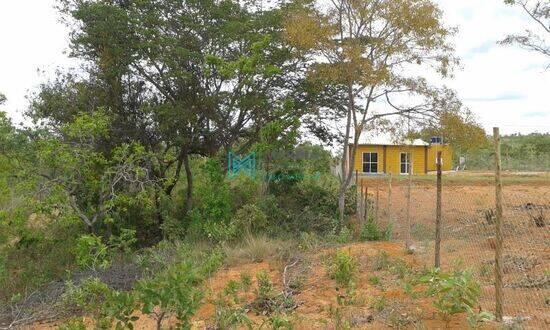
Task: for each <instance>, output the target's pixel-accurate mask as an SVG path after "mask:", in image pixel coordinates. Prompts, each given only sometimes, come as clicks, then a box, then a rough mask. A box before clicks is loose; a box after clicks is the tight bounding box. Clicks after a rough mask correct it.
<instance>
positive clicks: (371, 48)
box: [285, 0, 457, 220]
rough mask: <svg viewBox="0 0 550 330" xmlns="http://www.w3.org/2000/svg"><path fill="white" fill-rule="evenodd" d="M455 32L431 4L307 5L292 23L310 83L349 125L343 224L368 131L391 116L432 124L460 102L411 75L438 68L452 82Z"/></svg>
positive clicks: (421, 0)
mask: <svg viewBox="0 0 550 330" xmlns="http://www.w3.org/2000/svg"><path fill="white" fill-rule="evenodd" d="M452 33H453V30H452V29H449V28H447V27H445V26H444V25H443V23H442V19H441V11H440V10H439V9H438V7H437V6H436V5H435V4H433V3H432V2H431V1H429V0H366V1H355V0H334V1H331V2H330V3H327V4H325V3H323V6H321V4H319V5H318V6H317V5H316V4H315V3H313V2H311V1H307V0H306V1H304V2H300V3H298V4H296V6H294V8H293V10H292V12H291V13H290V14H289V15H288V16H287V17H286V30H285V35H286V38H287V39H288V40H289V42H291V43H292V44H293V45H294V46H295V47H296V48H297V49H299V50H300V51H301V52H303V53H306V54H308V55H309V60H310V62H309V63H310V64H311V65H310V67H309V72H308V77H309V79H310V80H311V81H317V82H320V83H321V84H324V85H328V86H331V87H332V88H334V89H335V90H336V93H337V94H338V95H339V96H338V97H339V99H340V100H342V103H341V105H340V106H339V107H336V108H328V109H327V108H325V109H324V110H325V112H327V111H328V112H330V113H332V114H333V117H335V118H343V120H344V121H345V123H344V124H343V127H345V133H343V135H344V139H343V141H344V143H343V161H342V173H343V174H344V175H343V180H342V184H341V188H340V195H339V196H340V197H339V211H340V219H341V220H343V216H344V204H345V192H346V190H347V189H348V187H349V186H350V183H351V179H352V177H353V173H352V171H351V170H350V169H349V164H350V162H351V163H352V164H353V163H354V158H355V150H356V148H357V144H358V141H359V138H360V136H361V134H362V133H363V131H364V130H366V129H368V128H370V127H372V125H373V124H375V123H377V122H379V121H380V120H381V119H382V118H386V117H389V118H391V116H394V117H395V116H400V117H402V118H406V119H409V120H413V121H420V120H423V119H428V118H433V117H434V116H435V113H436V112H438V111H440V110H442V109H445V108H446V107H447V106H448V104H449V103H452V102H455V101H456V98H455V95H454V93H452V92H451V91H449V90H447V89H445V88H442V89H439V90H438V89H435V88H432V87H430V86H429V84H428V83H427V81H426V80H425V79H423V78H422V77H420V76H415V75H413V74H412V73H411V72H412V70H410V69H411V67H413V66H415V65H418V66H422V68H424V69H423V70H425V68H426V67H432V68H434V69H435V70H436V71H437V72H438V73H439V74H440V75H442V76H447V75H448V74H449V70H450V69H451V68H452V66H453V65H454V64H455V63H456V62H457V61H456V59H455V58H454V56H453V49H452V47H451V46H450V45H449V43H448V42H447V38H448V37H449V36H450V35H451V34H452ZM375 102H378V104H380V103H381V102H382V103H384V104H385V106H378V107H376V106H375ZM350 140H351V141H352V142H351V143H349V141H350ZM348 143H349V145H348Z"/></svg>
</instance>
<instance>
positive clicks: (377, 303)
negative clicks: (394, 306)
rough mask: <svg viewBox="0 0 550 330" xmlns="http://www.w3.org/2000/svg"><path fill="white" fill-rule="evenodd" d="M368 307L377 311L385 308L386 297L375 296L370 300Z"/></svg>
mask: <svg viewBox="0 0 550 330" xmlns="http://www.w3.org/2000/svg"><path fill="white" fill-rule="evenodd" d="M370 307H371V308H372V309H374V310H375V311H377V312H378V313H380V312H381V311H383V310H384V308H386V297H384V296H379V297H375V298H374V299H373V300H372V302H371V305H370Z"/></svg>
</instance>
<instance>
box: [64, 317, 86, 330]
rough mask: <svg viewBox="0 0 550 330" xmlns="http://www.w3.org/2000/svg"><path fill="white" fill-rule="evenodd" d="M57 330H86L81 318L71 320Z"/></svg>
mask: <svg viewBox="0 0 550 330" xmlns="http://www.w3.org/2000/svg"><path fill="white" fill-rule="evenodd" d="M59 330H86V325H85V324H84V321H83V320H82V318H77V317H75V318H71V319H69V320H67V321H66V322H64V323H63V324H61V325H60V326H59Z"/></svg>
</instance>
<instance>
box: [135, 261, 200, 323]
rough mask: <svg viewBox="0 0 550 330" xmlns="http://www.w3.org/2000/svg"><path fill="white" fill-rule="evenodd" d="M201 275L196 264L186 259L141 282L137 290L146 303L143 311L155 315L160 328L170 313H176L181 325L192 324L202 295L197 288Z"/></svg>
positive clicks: (141, 300)
mask: <svg viewBox="0 0 550 330" xmlns="http://www.w3.org/2000/svg"><path fill="white" fill-rule="evenodd" d="M201 279H202V278H201V276H200V275H199V272H198V271H197V269H196V268H195V267H193V264H192V263H191V262H184V263H182V264H179V265H177V266H174V267H172V268H170V269H169V270H168V271H166V272H164V273H162V274H160V275H159V276H157V277H155V278H152V279H149V280H142V281H140V282H138V285H137V287H136V291H137V294H138V298H139V301H140V302H141V303H142V304H143V306H142V308H141V311H142V312H143V313H144V314H148V315H151V316H153V317H154V318H155V320H156V322H157V329H159V330H160V329H161V327H162V322H163V320H164V318H165V316H166V315H167V314H175V315H176V317H177V319H178V322H179V324H178V326H181V327H183V328H189V327H190V318H191V316H193V314H194V313H195V312H196V310H197V309H198V308H199V306H200V304H201V300H202V298H203V293H202V292H201V291H200V290H199V289H198V288H197V286H198V284H199V283H200V282H201Z"/></svg>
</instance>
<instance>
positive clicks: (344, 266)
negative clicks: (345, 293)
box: [328, 250, 357, 287]
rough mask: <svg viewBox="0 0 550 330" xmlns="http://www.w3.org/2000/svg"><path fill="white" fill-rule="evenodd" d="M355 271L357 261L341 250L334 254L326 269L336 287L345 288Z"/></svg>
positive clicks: (351, 280) (349, 283)
mask: <svg viewBox="0 0 550 330" xmlns="http://www.w3.org/2000/svg"><path fill="white" fill-rule="evenodd" d="M356 271H357V260H356V259H355V258H354V257H353V256H351V255H350V254H348V253H346V252H344V251H343V250H339V251H337V252H336V255H335V256H334V258H333V259H332V261H331V263H330V265H329V269H328V273H329V276H330V278H332V279H333V280H336V283H338V285H341V286H345V287H347V286H349V285H351V283H352V282H353V279H354V277H355V272H356Z"/></svg>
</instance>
